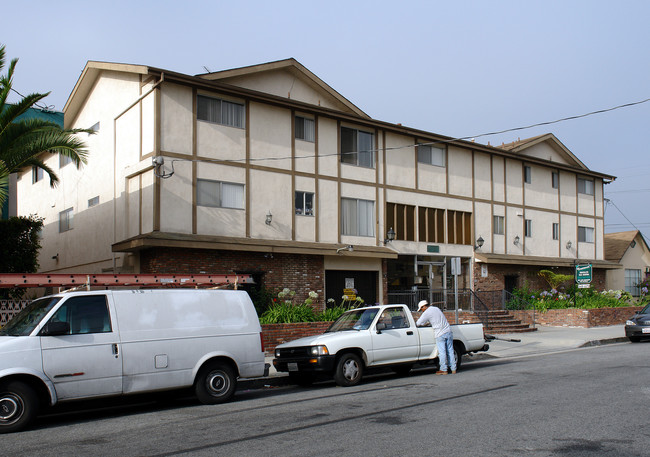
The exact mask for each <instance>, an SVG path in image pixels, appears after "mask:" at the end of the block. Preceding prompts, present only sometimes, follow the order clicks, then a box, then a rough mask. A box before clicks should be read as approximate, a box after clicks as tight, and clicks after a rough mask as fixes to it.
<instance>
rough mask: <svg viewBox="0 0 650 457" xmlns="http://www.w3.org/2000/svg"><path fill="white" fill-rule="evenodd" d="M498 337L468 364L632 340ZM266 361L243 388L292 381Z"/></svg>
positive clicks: (618, 329) (567, 334)
mask: <svg viewBox="0 0 650 457" xmlns="http://www.w3.org/2000/svg"><path fill="white" fill-rule="evenodd" d="M495 336H496V337H497V338H499V339H498V340H493V341H490V342H489V343H488V344H489V345H490V350H489V351H488V352H480V353H478V354H475V355H473V356H472V357H471V358H470V359H469V360H467V363H472V360H485V359H488V358H492V357H497V358H513V357H523V356H529V355H537V354H546V353H552V352H559V351H566V350H569V349H576V348H580V347H587V346H598V345H602V344H612V343H623V342H628V341H629V340H628V339H627V338H626V337H625V326H624V325H612V326H607V327H591V328H581V327H543V326H538V327H537V331H535V332H528V333H510V334H499V335H495ZM509 339H520V340H521V342H511V341H507V340H509ZM266 363H269V364H270V365H271V368H270V370H269V376H268V377H267V378H255V379H242V380H240V389H241V388H244V389H245V388H259V387H265V386H266V387H268V386H278V385H283V384H286V383H287V382H288V376H287V373H278V372H277V371H275V368H273V357H266Z"/></svg>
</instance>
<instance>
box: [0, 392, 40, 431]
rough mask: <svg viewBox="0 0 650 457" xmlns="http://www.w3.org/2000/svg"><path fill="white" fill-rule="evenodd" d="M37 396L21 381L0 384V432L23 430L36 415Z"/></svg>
mask: <svg viewBox="0 0 650 457" xmlns="http://www.w3.org/2000/svg"><path fill="white" fill-rule="evenodd" d="M37 411H38V397H37V396H36V392H34V389H32V388H31V387H29V386H28V385H27V384H24V383H22V382H17V381H14V382H8V383H6V384H2V385H0V433H11V432H17V431H19V430H23V429H24V428H26V427H27V426H28V425H29V424H30V423H31V422H32V421H33V420H34V418H35V417H36V412H37Z"/></svg>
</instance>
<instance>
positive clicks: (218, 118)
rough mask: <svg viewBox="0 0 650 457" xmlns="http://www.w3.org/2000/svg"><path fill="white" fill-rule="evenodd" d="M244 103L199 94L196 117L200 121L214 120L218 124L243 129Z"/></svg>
mask: <svg viewBox="0 0 650 457" xmlns="http://www.w3.org/2000/svg"><path fill="white" fill-rule="evenodd" d="M244 113H245V109H244V105H243V104H241V103H234V102H229V101H227V100H221V99H218V98H211V97H205V96H203V95H198V96H197V113H196V117H197V119H198V120H200V121H207V122H214V123H216V124H221V125H227V126H230V127H238V128H240V129H243V128H244V127H245V122H244Z"/></svg>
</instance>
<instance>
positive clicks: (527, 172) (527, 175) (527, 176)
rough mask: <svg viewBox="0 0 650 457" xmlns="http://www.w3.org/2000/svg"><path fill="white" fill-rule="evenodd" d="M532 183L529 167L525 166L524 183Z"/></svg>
mask: <svg viewBox="0 0 650 457" xmlns="http://www.w3.org/2000/svg"><path fill="white" fill-rule="evenodd" d="M532 181H533V178H532V174H531V171H530V167H528V166H525V167H524V182H525V183H526V184H530V183H531V182H532Z"/></svg>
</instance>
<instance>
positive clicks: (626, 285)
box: [605, 230, 650, 297]
mask: <svg viewBox="0 0 650 457" xmlns="http://www.w3.org/2000/svg"><path fill="white" fill-rule="evenodd" d="M605 259H607V260H609V261H611V262H616V263H619V264H622V265H623V267H622V268H617V269H615V270H608V271H607V288H608V289H612V290H626V291H628V292H630V293H631V294H632V295H634V296H635V297H638V296H639V295H641V290H640V288H639V287H638V285H639V283H640V282H642V281H644V280H645V279H646V278H647V277H648V275H650V248H648V243H646V240H645V238H643V235H642V234H641V232H639V231H638V230H631V231H629V232H616V233H606V234H605Z"/></svg>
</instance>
